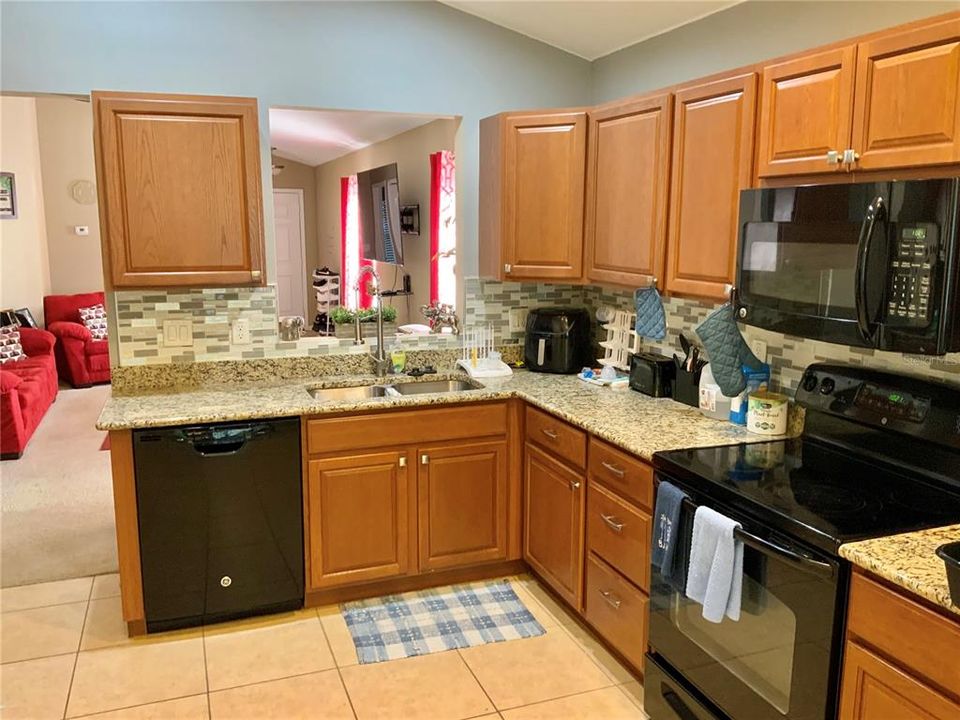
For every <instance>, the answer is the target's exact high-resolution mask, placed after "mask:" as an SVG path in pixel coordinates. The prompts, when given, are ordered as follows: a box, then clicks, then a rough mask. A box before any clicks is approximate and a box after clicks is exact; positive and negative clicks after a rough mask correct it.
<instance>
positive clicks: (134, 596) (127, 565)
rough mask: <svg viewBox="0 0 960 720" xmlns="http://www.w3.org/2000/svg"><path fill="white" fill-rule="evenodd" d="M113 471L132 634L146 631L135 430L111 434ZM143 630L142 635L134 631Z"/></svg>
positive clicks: (123, 600)
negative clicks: (135, 471) (134, 448)
mask: <svg viewBox="0 0 960 720" xmlns="http://www.w3.org/2000/svg"><path fill="white" fill-rule="evenodd" d="M110 471H111V474H112V477H113V512H114V518H115V520H116V532H117V560H118V563H119V568H120V604H121V607H122V611H123V619H124V620H125V621H126V622H127V623H128V627H129V628H130V629H131V632H130V635H134V634H143V633H145V632H146V612H145V610H144V605H143V574H142V570H141V566H140V520H139V516H138V514H137V480H136V476H135V474H134V458H133V431H132V430H111V431H110ZM135 630H140V632H134V631H135Z"/></svg>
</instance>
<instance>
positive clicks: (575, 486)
mask: <svg viewBox="0 0 960 720" xmlns="http://www.w3.org/2000/svg"><path fill="white" fill-rule="evenodd" d="M570 489H571V490H579V489H580V482H579V481H577V480H571V481H570Z"/></svg>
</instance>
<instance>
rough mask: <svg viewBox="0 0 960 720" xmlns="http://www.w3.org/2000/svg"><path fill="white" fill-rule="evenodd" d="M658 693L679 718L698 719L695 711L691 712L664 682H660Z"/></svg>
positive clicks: (684, 719)
mask: <svg viewBox="0 0 960 720" xmlns="http://www.w3.org/2000/svg"><path fill="white" fill-rule="evenodd" d="M660 695H661V696H662V697H663V699H664V700H666V702H667V705H669V706H670V709H671V710H673V711H674V712H675V713H676V714H677V717H678V718H680V720H698V718H697V715H696V713H694V712H693V710H691V709H690V708H689V707H687V704H686V703H685V702H684V701H683V698H681V697H680V696H679V695H677V693H676V692H674V691H673V689H672V688H671V687H670V686H669V685H667V684H666V683H660Z"/></svg>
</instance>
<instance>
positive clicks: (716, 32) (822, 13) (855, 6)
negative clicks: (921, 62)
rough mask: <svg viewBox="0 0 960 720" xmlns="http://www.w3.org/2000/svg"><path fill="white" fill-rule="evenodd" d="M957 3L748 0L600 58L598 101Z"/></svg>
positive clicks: (940, 10)
mask: <svg viewBox="0 0 960 720" xmlns="http://www.w3.org/2000/svg"><path fill="white" fill-rule="evenodd" d="M958 9H960V2H904V1H903V0H901V1H900V2H882V1H881V2H847V1H845V0H837V1H836V2H758V1H757V0H753V1H752V2H745V3H742V4H740V5H735V6H734V7H732V8H730V9H728V10H724V11H722V12H719V13H716V14H714V15H710V16H708V17H706V18H704V19H702V20H699V21H698V22H695V23H691V24H690V25H685V26H683V27H681V28H678V29H676V30H673V31H672V32H669V33H665V34H663V35H659V36H657V37H655V38H651V39H650V40H647V41H645V42H641V43H637V44H636V45H631V46H630V47H628V48H624V49H623V50H620V51H618V52H615V53H613V54H611V55H607V56H606V57H604V58H600V59H599V60H596V61H595V62H594V63H593V81H592V87H593V101H594V102H606V101H608V100H614V99H616V98H620V97H623V96H624V95H631V94H633V93H641V92H646V91H648V90H656V89H658V88H661V87H665V86H667V85H673V84H675V83H680V82H686V81H687V80H692V79H695V78H698V77H703V76H704V75H710V74H712V73H716V72H722V71H724V70H729V69H732V68H736V67H740V66H741V65H749V64H751V63H755V62H760V61H763V60H766V59H768V58H774V57H778V56H780V55H786V54H789V53H792V52H799V51H802V50H806V49H808V48H812V47H815V46H817V45H825V44H827V43H831V42H835V41H837V40H842V39H844V38H847V37H851V36H853V35H862V34H864V33H869V32H873V31H874V30H881V29H883V28H885V27H890V26H891V25H898V24H900V23H905V22H910V21H911V20H918V19H920V18H924V17H929V16H931V15H939V14H941V13H946V12H951V11H953V10H958Z"/></svg>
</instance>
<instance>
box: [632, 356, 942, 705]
mask: <svg viewBox="0 0 960 720" xmlns="http://www.w3.org/2000/svg"><path fill="white" fill-rule="evenodd" d="M795 399H796V402H797V404H798V405H800V406H801V407H803V408H804V409H805V411H806V422H805V425H804V432H803V434H802V435H801V436H800V437H797V438H794V439H789V440H776V441H771V442H763V443H755V444H751V443H745V444H741V445H733V446H723V447H708V448H695V449H688V450H675V451H670V452H664V453H657V454H656V455H655V456H654V468H655V470H656V478H657V482H658V483H659V482H660V481H662V480H669V481H670V482H671V483H674V484H675V485H677V486H678V487H680V488H681V489H682V490H684V491H685V492H686V493H687V494H688V496H689V498H690V501H689V503H687V504H688V505H689V506H690V507H689V508H685V510H684V517H681V526H683V524H684V523H688V525H687V527H689V523H692V513H693V511H694V510H695V507H696V506H698V505H708V506H711V507H713V508H714V509H716V510H718V511H720V512H722V513H725V514H727V515H728V516H730V517H732V518H733V519H735V520H738V521H739V522H740V523H741V529H742V532H741V533H740V535H741V536H742V537H743V539H744V576H743V588H744V589H743V593H744V601H743V602H744V609H743V612H742V613H741V617H740V620H739V621H737V622H733V621H731V620H729V619H728V618H725V619H724V620H723V621H722V622H721V623H719V624H713V623H707V622H706V621H703V620H702V619H701V618H700V617H699V612H698V610H699V609H698V608H697V607H694V606H693V605H692V604H691V603H692V601H690V600H689V599H688V598H686V597H685V595H684V594H683V592H682V590H678V589H677V588H676V587H673V586H671V583H670V581H669V579H667V578H664V577H661V574H660V571H659V570H658V569H657V568H656V567H654V568H653V569H652V572H651V589H650V608H651V610H650V645H651V652H650V653H649V654H648V657H647V668H646V677H647V681H646V682H647V687H648V690H647V693H646V698H647V700H646V709H647V713H648V714H649V715H650V716H651V717H652V718H653V720H675V718H704V719H709V720H714V719H715V718H717V719H720V720H741V719H743V720H748V719H749V720H832V718H833V717H835V714H836V709H837V701H838V694H839V693H838V688H839V675H840V668H841V663H842V649H843V643H842V638H843V623H844V619H845V616H846V596H847V588H848V584H849V577H850V572H851V571H850V565H849V563H848V562H846V561H845V560H843V559H841V558H840V557H839V548H840V546H841V545H842V544H844V543H848V542H852V541H856V540H861V539H866V538H871V537H881V536H885V535H893V534H897V533H901V532H909V531H913V530H919V529H923V528H929V527H939V526H943V525H950V524H954V523H960V387H957V386H952V385H946V384H942V383H934V382H930V381H926V380H923V379H919V378H914V377H907V376H903V375H896V374H892V373H884V372H879V371H872V370H867V369H865V368H854V367H844V366H839V365H827V364H816V365H811V366H810V367H809V368H807V370H806V372H805V373H804V376H803V379H802V381H801V386H800V388H798V390H797V392H796V398H795ZM675 574H676V573H674V575H675Z"/></svg>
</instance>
